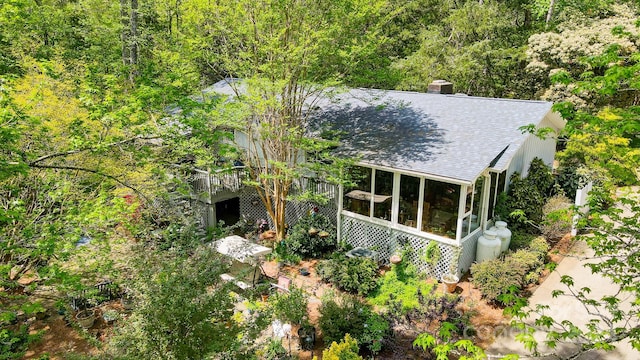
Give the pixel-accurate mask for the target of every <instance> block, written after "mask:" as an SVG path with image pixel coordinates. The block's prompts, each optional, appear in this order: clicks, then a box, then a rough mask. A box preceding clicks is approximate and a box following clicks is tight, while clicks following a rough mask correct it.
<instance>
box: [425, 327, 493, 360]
mask: <svg viewBox="0 0 640 360" xmlns="http://www.w3.org/2000/svg"><path fill="white" fill-rule="evenodd" d="M451 328H452V324H450V323H448V322H443V323H442V324H441V325H440V329H439V330H438V331H437V335H435V336H434V335H431V334H428V333H422V334H420V335H418V337H417V338H416V339H415V340H414V341H413V346H414V347H419V348H422V350H423V351H425V352H427V353H429V354H430V355H431V356H433V357H435V359H437V360H447V359H449V358H450V356H451V355H453V354H455V355H457V356H460V359H466V360H472V359H473V360H481V359H486V357H487V356H486V355H485V353H484V350H482V348H481V347H479V346H477V345H475V344H473V342H471V340H458V341H455V342H452V341H451V340H452V337H451Z"/></svg>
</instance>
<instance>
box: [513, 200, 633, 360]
mask: <svg viewBox="0 0 640 360" xmlns="http://www.w3.org/2000/svg"><path fill="white" fill-rule="evenodd" d="M638 195H639V194H638V193H630V194H627V195H626V196H625V197H622V198H619V199H618V200H619V201H618V203H617V204H616V206H614V207H611V208H610V209H608V210H606V211H602V212H597V213H592V214H591V217H592V219H591V220H589V223H588V224H587V226H586V227H585V229H584V230H585V231H587V232H589V235H583V236H580V237H579V239H580V240H583V241H585V242H586V243H587V244H588V245H589V247H590V248H591V249H593V256H592V257H591V258H588V259H586V260H588V263H587V264H586V265H585V266H587V267H588V268H589V269H590V270H591V272H592V273H593V274H594V275H599V276H602V277H603V278H604V279H606V280H608V281H610V282H611V284H612V286H613V290H612V291H611V292H610V293H606V294H605V295H603V296H602V297H599V298H598V297H594V296H592V295H590V293H591V291H592V288H591V287H581V288H577V287H576V285H575V282H574V279H573V278H571V277H570V276H567V275H564V276H562V280H561V281H562V283H563V284H564V285H566V290H555V291H554V292H553V296H554V297H557V296H571V297H574V298H575V299H577V300H578V301H579V302H580V304H581V305H582V306H583V307H584V309H585V310H586V311H587V313H588V315H587V319H586V321H584V322H583V323H584V324H585V325H582V326H581V325H579V324H576V322H575V320H571V319H559V318H557V317H553V316H550V315H548V314H547V312H548V310H550V308H549V306H547V305H538V306H536V307H535V308H534V309H529V310H525V308H524V307H522V305H524V304H521V306H517V307H516V308H515V309H514V310H515V311H514V314H515V316H516V318H517V325H518V326H519V327H520V328H522V329H523V330H524V331H523V333H522V334H521V335H520V340H521V341H522V342H524V344H525V347H527V348H528V349H530V350H532V351H533V352H534V353H537V352H538V346H539V343H538V341H537V340H536V339H535V338H534V333H535V328H533V327H532V326H531V325H528V324H527V323H526V322H524V319H526V318H528V317H530V316H533V315H537V316H536V317H535V318H536V319H537V320H536V321H535V326H539V327H541V328H543V329H545V331H547V335H546V338H545V340H544V344H545V345H547V346H548V347H549V348H550V349H551V350H550V352H551V353H553V352H555V350H557V349H559V348H560V347H561V344H563V343H568V344H573V345H577V346H573V347H572V348H571V349H573V351H572V352H567V351H563V355H562V358H565V359H576V358H578V357H579V356H580V355H581V354H583V353H585V352H590V351H594V350H607V351H609V350H613V349H614V348H615V346H616V343H617V342H620V341H623V340H627V341H629V342H630V343H631V345H632V346H633V348H634V349H635V350H637V351H640V322H639V319H640V318H639V314H640V286H639V284H640V278H639V276H638V274H639V273H640V251H639V250H638V249H639V245H640V244H639V241H640V197H639V196H638ZM565 350H566V349H565ZM556 355H558V354H556Z"/></svg>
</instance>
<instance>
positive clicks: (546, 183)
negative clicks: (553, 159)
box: [527, 158, 555, 197]
mask: <svg viewBox="0 0 640 360" xmlns="http://www.w3.org/2000/svg"><path fill="white" fill-rule="evenodd" d="M527 181H528V182H529V183H530V184H531V185H533V186H535V187H536V188H537V189H538V191H539V192H540V194H542V196H544V197H547V196H550V195H551V191H552V189H553V184H554V183H555V180H554V178H553V174H552V173H551V168H550V167H548V166H547V165H546V164H545V163H544V161H542V159H540V158H534V159H533V160H531V164H530V165H529V171H528V172H527Z"/></svg>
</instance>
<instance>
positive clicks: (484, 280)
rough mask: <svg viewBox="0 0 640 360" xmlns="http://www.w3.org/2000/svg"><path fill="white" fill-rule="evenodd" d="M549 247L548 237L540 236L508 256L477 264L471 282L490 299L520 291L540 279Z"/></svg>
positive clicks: (473, 266)
mask: <svg viewBox="0 0 640 360" xmlns="http://www.w3.org/2000/svg"><path fill="white" fill-rule="evenodd" d="M548 251H549V244H548V243H547V241H546V240H545V239H544V238H543V237H537V238H535V239H534V240H532V241H531V243H530V244H529V247H528V248H526V249H520V250H517V251H515V252H513V253H508V254H506V255H505V256H504V258H499V259H494V260H487V261H483V262H481V263H476V264H473V265H472V266H471V274H472V276H473V277H472V279H471V282H472V283H473V285H474V286H476V287H477V288H478V289H479V290H480V292H481V293H482V296H483V297H485V298H486V299H487V300H489V301H493V302H498V301H501V296H502V295H504V294H509V293H513V292H516V293H519V292H521V291H522V290H523V289H524V288H525V287H526V286H527V285H529V284H533V283H536V282H537V281H538V279H539V277H540V274H541V273H542V270H544V263H545V260H546V256H547V252H548ZM505 305H510V304H505Z"/></svg>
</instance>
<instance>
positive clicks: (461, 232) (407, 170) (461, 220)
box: [213, 81, 564, 277]
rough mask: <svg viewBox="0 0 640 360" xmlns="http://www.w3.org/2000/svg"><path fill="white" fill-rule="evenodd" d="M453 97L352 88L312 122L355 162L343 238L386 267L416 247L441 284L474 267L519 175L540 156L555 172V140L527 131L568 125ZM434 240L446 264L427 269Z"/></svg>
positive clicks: (340, 197) (526, 108)
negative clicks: (503, 197)
mask: <svg viewBox="0 0 640 360" xmlns="http://www.w3.org/2000/svg"><path fill="white" fill-rule="evenodd" d="M213 88H214V89H217V90H219V91H220V90H221V91H223V92H225V91H224V89H225V86H224V83H218V84H216V85H214V87H213ZM451 90H452V85H451V83H447V82H444V81H436V82H434V83H432V84H431V85H430V86H429V92H428V93H417V92H406V91H382V90H367V89H352V90H349V91H345V92H342V93H340V94H338V95H337V96H335V97H332V98H330V99H329V98H326V99H321V100H320V101H318V102H317V104H316V106H317V107H316V108H315V109H316V111H314V113H313V116H312V121H311V122H310V124H311V125H310V131H311V132H312V133H313V132H314V131H315V132H320V131H324V130H332V131H334V132H336V133H338V134H339V136H340V146H339V147H338V148H337V149H336V152H337V153H338V154H340V155H343V156H349V157H356V158H357V159H358V166H357V167H356V169H354V174H356V175H357V176H356V177H355V186H352V187H350V188H341V189H339V191H338V192H337V194H336V196H335V206H336V214H337V215H336V221H337V223H338V229H339V230H338V231H339V233H338V236H339V239H341V240H343V241H346V242H348V243H350V244H351V245H353V246H362V247H367V248H373V249H374V250H376V251H377V252H378V255H379V258H380V259H389V257H390V255H392V254H393V253H394V252H395V251H396V250H397V249H400V248H402V247H405V246H410V247H411V248H412V249H413V251H412V252H411V255H410V256H411V261H412V262H414V263H415V264H416V265H418V267H419V268H420V269H421V270H424V271H429V272H431V274H432V275H433V276H437V277H439V276H440V275H442V274H443V273H446V272H450V271H451V272H454V273H458V274H461V273H463V272H465V271H466V270H468V269H469V267H470V265H471V263H472V262H473V261H474V260H475V251H476V242H477V239H478V238H479V236H480V235H481V233H482V229H485V228H486V227H488V226H489V225H490V224H491V221H492V218H493V213H494V208H495V204H496V199H497V196H498V194H499V193H500V192H502V191H505V190H506V189H507V187H508V183H509V178H510V176H511V175H512V174H513V173H514V172H519V173H521V174H523V175H525V174H526V172H527V169H528V167H529V164H530V162H531V160H532V159H534V158H535V157H538V158H541V159H542V160H543V161H544V162H545V163H546V164H548V165H549V166H551V165H552V163H553V159H554V156H555V149H556V139H555V138H553V137H546V138H540V137H537V136H535V135H533V134H531V133H529V132H526V131H524V130H522V129H523V128H524V127H526V126H528V125H535V127H536V128H541V127H545V128H551V129H553V130H554V131H559V130H561V129H562V128H563V127H564V121H563V120H562V118H561V117H560V115H559V114H558V113H556V112H554V111H553V110H552V103H549V102H544V101H525V100H511V99H493V98H482V97H472V96H467V95H461V94H452V93H451V92H452V91H451ZM239 135H240V137H241V134H239ZM432 241H436V242H438V244H439V247H440V250H441V253H442V257H441V260H440V261H439V262H438V264H437V266H436V267H435V268H428V267H427V265H426V263H425V262H424V261H422V260H421V254H422V253H423V249H424V248H425V246H426V245H427V244H428V243H429V242H432Z"/></svg>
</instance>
